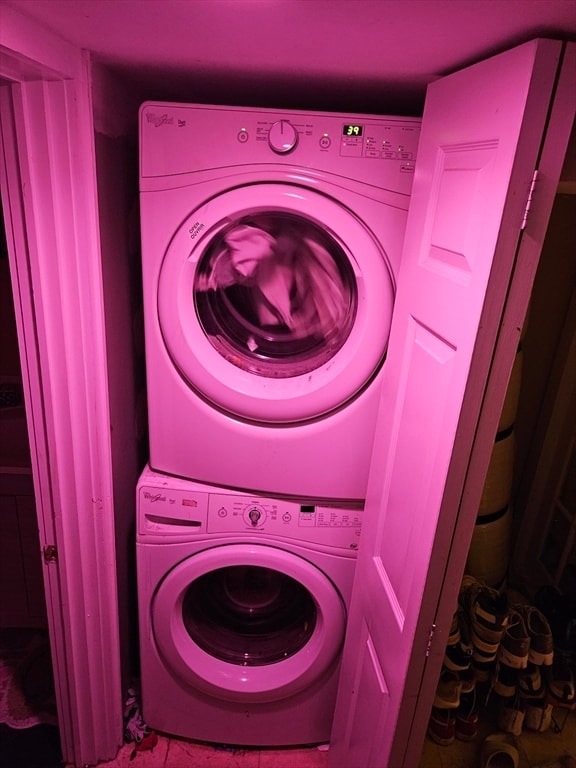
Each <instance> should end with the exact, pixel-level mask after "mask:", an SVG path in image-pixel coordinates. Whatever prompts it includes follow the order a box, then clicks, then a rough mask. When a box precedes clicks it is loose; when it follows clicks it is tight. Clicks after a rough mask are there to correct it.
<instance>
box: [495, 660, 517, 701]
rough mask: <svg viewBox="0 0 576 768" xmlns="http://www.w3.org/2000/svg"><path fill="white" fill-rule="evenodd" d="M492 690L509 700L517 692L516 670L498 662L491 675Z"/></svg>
mask: <svg viewBox="0 0 576 768" xmlns="http://www.w3.org/2000/svg"><path fill="white" fill-rule="evenodd" d="M492 690H493V691H494V693H497V694H498V696H502V697H503V698H505V699H509V698H511V697H512V696H515V695H516V693H517V692H518V670H516V669H513V668H512V667H509V666H508V665H507V664H504V663H503V662H501V661H499V662H498V663H497V664H496V666H495V668H494V671H493V673H492Z"/></svg>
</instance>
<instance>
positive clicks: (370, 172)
mask: <svg viewBox="0 0 576 768" xmlns="http://www.w3.org/2000/svg"><path fill="white" fill-rule="evenodd" d="M420 124H421V120H420V119H419V118H414V117H393V116H379V115H348V114H338V113H332V112H310V111H294V110H292V111H286V110H273V109H254V108H248V107H220V106H205V105H199V104H174V103H162V102H147V103H145V104H143V105H142V107H141V109H140V178H141V189H142V191H145V190H146V189H147V188H148V185H147V184H146V182H145V180H146V179H152V178H158V177H169V176H173V175H174V176H179V177H180V178H181V179H182V176H183V175H184V174H188V173H198V172H201V171H208V170H212V169H217V168H226V169H234V168H236V169H238V170H239V171H240V170H241V169H242V168H247V167H248V166H258V167H259V169H260V170H265V166H270V168H273V167H274V166H275V165H278V164H280V165H285V166H289V167H291V168H293V169H294V170H296V169H297V168H303V169H308V170H310V171H320V172H322V171H325V172H328V173H331V174H336V175H339V176H342V177H344V178H346V179H352V180H354V181H357V182H362V183H365V184H370V185H372V186H374V187H378V188H381V189H386V190H390V191H393V192H398V193H401V194H406V195H408V194H410V191H411V186H412V177H413V175H414V168H415V162H416V153H417V149H418V139H419V136H420ZM153 188H155V185H152V186H150V189H153Z"/></svg>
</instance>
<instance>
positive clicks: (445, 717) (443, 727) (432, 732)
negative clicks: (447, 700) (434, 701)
mask: <svg viewBox="0 0 576 768" xmlns="http://www.w3.org/2000/svg"><path fill="white" fill-rule="evenodd" d="M455 726H456V717H455V716H454V710H453V709H439V708H438V707H432V713H431V715H430V720H429V721H428V732H427V733H428V736H429V738H430V739H432V741H434V742H436V744H440V745H441V746H442V747H447V746H448V745H449V744H452V742H453V741H454V735H455Z"/></svg>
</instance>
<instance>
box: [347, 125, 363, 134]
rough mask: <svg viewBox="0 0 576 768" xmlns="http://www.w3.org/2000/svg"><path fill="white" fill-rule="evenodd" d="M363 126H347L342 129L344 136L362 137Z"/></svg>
mask: <svg viewBox="0 0 576 768" xmlns="http://www.w3.org/2000/svg"><path fill="white" fill-rule="evenodd" d="M363 130H364V126H363V125H345V126H344V127H343V128H342V136H362V132H363Z"/></svg>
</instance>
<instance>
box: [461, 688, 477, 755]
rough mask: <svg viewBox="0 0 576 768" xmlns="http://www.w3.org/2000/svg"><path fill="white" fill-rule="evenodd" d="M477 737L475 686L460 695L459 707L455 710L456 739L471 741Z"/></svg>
mask: <svg viewBox="0 0 576 768" xmlns="http://www.w3.org/2000/svg"><path fill="white" fill-rule="evenodd" d="M477 735H478V696H477V694H476V686H473V687H472V689H471V690H470V691H468V692H467V693H464V692H463V693H462V694H461V695H460V706H459V707H458V709H457V710H456V738H457V739H459V740H460V741H472V740H473V739H475V738H476V736H477Z"/></svg>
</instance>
